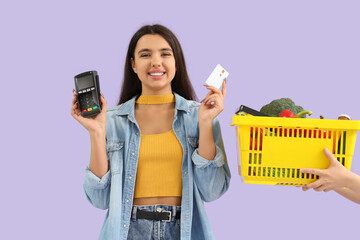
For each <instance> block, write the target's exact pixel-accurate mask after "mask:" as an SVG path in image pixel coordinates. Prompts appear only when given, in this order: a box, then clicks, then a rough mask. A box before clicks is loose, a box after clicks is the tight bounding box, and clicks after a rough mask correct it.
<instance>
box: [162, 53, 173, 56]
mask: <svg viewBox="0 0 360 240" xmlns="http://www.w3.org/2000/svg"><path fill="white" fill-rule="evenodd" d="M162 55H163V56H171V53H163V54H162Z"/></svg>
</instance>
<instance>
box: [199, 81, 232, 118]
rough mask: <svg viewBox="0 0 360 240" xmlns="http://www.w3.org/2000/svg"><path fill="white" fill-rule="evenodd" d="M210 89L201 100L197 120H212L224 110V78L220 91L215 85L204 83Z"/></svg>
mask: <svg viewBox="0 0 360 240" xmlns="http://www.w3.org/2000/svg"><path fill="white" fill-rule="evenodd" d="M205 87H206V88H207V89H208V90H210V91H209V93H208V94H207V95H206V97H205V98H204V99H203V100H202V101H201V105H200V109H199V122H201V121H212V120H214V119H215V117H217V116H218V115H219V114H220V113H221V112H222V110H224V99H225V96H226V79H225V80H224V81H223V84H222V88H221V91H220V90H219V89H217V88H216V87H213V86H209V85H205Z"/></svg>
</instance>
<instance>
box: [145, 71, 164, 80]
mask: <svg viewBox="0 0 360 240" xmlns="http://www.w3.org/2000/svg"><path fill="white" fill-rule="evenodd" d="M165 73H166V72H165V71H164V70H157V69H154V70H151V71H150V72H149V73H148V75H149V76H150V77H151V78H152V79H154V80H160V79H162V78H163V77H164V75H165Z"/></svg>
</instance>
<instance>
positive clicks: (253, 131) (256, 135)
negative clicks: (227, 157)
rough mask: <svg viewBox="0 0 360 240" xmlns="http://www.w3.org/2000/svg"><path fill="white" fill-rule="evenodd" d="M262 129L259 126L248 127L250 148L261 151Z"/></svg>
mask: <svg viewBox="0 0 360 240" xmlns="http://www.w3.org/2000/svg"><path fill="white" fill-rule="evenodd" d="M263 136H264V129H263V128H260V127H250V136H249V137H250V147H249V149H250V150H255V151H261V150H262V143H263Z"/></svg>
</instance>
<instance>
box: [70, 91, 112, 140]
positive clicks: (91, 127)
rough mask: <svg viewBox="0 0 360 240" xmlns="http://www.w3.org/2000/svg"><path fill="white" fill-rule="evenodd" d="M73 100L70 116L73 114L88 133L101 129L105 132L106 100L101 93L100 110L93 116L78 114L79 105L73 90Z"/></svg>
mask: <svg viewBox="0 0 360 240" xmlns="http://www.w3.org/2000/svg"><path fill="white" fill-rule="evenodd" d="M73 95H74V97H73V100H72V106H71V116H73V117H74V118H75V119H76V120H77V121H78V122H79V123H80V124H81V125H83V126H84V127H85V128H86V129H87V130H88V131H89V132H90V133H95V132H99V131H102V132H103V133H105V131H106V106H107V102H106V100H105V98H104V96H103V95H102V94H101V96H100V101H101V105H102V109H101V112H100V113H99V114H98V115H96V116H94V117H88V118H85V117H83V116H82V115H81V114H80V109H79V105H78V102H77V95H76V92H75V91H74V90H73Z"/></svg>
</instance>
